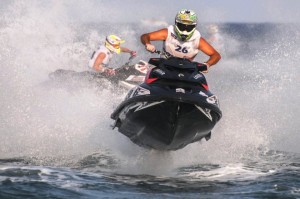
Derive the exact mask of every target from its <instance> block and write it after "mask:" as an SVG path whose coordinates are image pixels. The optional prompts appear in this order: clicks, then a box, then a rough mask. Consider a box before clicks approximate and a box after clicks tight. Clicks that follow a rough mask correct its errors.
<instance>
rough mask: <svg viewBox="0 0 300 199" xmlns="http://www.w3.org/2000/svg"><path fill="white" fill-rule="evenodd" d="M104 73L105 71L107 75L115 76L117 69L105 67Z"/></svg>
mask: <svg viewBox="0 0 300 199" xmlns="http://www.w3.org/2000/svg"><path fill="white" fill-rule="evenodd" d="M104 73H105V74H106V75H109V76H113V75H115V74H116V71H115V70H114V69H110V68H105V69H104Z"/></svg>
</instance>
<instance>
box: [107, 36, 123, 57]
mask: <svg viewBox="0 0 300 199" xmlns="http://www.w3.org/2000/svg"><path fill="white" fill-rule="evenodd" d="M124 42H125V41H124V40H122V39H121V38H120V37H118V36H116V35H109V36H107V37H106V40H105V46H106V48H108V49H109V50H110V51H112V52H115V53H118V54H120V53H121V48H120V45H121V44H122V43H124Z"/></svg>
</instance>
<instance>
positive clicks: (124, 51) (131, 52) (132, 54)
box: [120, 47, 136, 56]
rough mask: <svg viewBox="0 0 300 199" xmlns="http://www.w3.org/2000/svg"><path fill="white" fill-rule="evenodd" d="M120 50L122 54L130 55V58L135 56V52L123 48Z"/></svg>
mask: <svg viewBox="0 0 300 199" xmlns="http://www.w3.org/2000/svg"><path fill="white" fill-rule="evenodd" d="M120 48H121V52H123V53H130V54H131V56H136V51H133V50H130V49H128V48H125V47H120Z"/></svg>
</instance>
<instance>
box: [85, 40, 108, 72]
mask: <svg viewBox="0 0 300 199" xmlns="http://www.w3.org/2000/svg"><path fill="white" fill-rule="evenodd" d="M100 53H104V54H105V58H104V60H103V62H102V65H103V66H107V65H108V63H109V62H110V60H111V59H112V57H113V53H112V52H110V50H108V49H107V48H106V47H105V46H103V45H101V46H100V47H99V48H98V50H96V51H94V53H93V55H92V57H91V59H90V61H89V67H91V68H93V66H94V63H95V61H96V59H97V57H98V55H99V54H100Z"/></svg>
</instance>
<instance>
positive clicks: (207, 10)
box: [81, 0, 300, 22]
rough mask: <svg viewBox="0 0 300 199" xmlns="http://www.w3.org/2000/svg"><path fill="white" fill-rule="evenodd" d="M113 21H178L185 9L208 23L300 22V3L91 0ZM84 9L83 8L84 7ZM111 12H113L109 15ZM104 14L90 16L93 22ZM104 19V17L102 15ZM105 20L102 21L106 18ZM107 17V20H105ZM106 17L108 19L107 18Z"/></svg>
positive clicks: (299, 0) (294, 0)
mask: <svg viewBox="0 0 300 199" xmlns="http://www.w3.org/2000/svg"><path fill="white" fill-rule="evenodd" d="M88 2H92V3H93V4H94V6H95V7H98V8H99V10H103V9H104V12H105V13H106V12H107V13H109V14H108V16H106V17H107V18H109V19H111V20H119V21H121V20H126V21H138V20H139V19H141V18H153V19H157V20H160V19H164V20H171V21H173V20H174V17H175V14H176V12H178V11H179V10H180V9H182V8H188V9H192V10H194V11H196V13H197V14H198V17H199V19H200V20H202V21H204V22H205V21H207V22H300V12H299V10H300V0H102V1H100V0H89V1H88ZM81 8H82V7H81ZM108 11H111V12H108ZM98 14H100V15H101V13H97V14H95V13H93V14H92V16H91V15H89V19H93V18H94V17H96V18H98V19H99V18H100V17H97V16H98ZM102 17H103V16H102ZM102 17H101V18H102ZM104 18H105V17H104ZM107 18H106V19H107Z"/></svg>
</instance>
